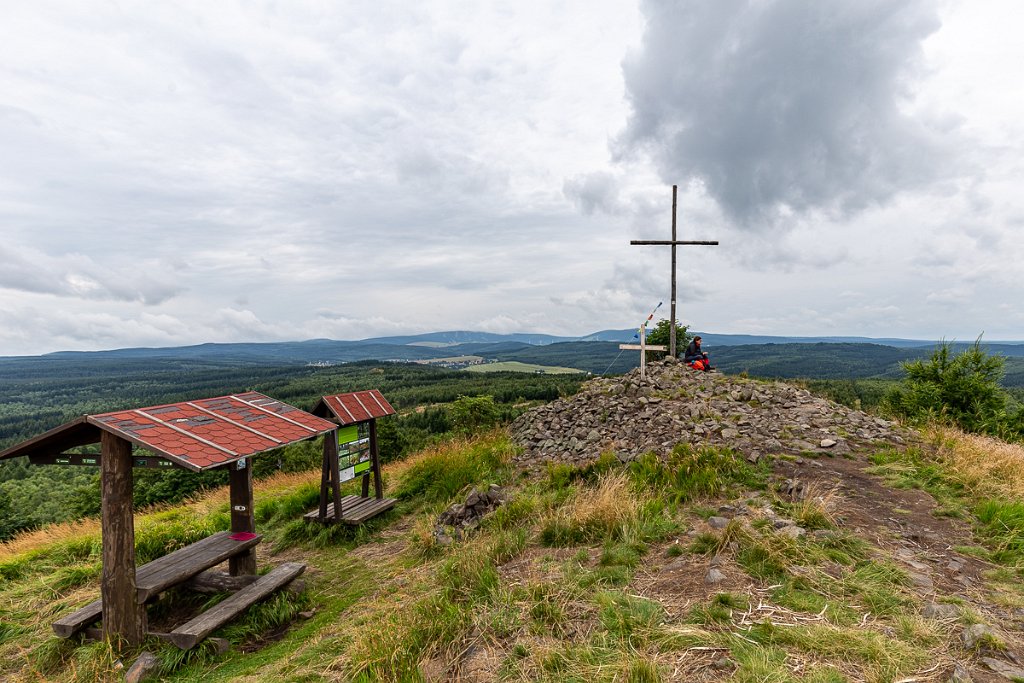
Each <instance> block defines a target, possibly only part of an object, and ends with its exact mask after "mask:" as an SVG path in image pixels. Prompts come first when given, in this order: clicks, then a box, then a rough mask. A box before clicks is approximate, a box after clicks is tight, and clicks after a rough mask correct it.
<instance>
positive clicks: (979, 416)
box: [883, 337, 1022, 437]
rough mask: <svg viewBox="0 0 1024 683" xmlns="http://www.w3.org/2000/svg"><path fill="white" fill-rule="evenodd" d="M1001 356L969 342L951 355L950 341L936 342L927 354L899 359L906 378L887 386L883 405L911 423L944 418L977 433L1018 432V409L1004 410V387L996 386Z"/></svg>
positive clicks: (977, 342)
mask: <svg viewBox="0 0 1024 683" xmlns="http://www.w3.org/2000/svg"><path fill="white" fill-rule="evenodd" d="M1004 362H1005V359H1004V358H1003V357H1002V356H992V355H989V354H987V353H986V352H985V351H984V350H982V348H981V338H980V337H979V339H978V341H976V342H975V343H974V345H973V346H971V347H970V348H968V349H966V350H964V351H963V352H962V353H960V354H956V355H954V354H953V353H952V347H951V344H950V343H949V342H945V341H944V342H940V343H939V345H938V346H937V347H936V349H935V351H933V352H932V355H931V357H930V358H929V359H928V360H927V361H925V360H915V361H910V362H907V363H904V364H903V368H904V370H905V371H906V373H907V377H906V379H905V380H904V381H903V382H902V383H901V384H900V385H899V386H897V387H896V388H894V389H892V390H891V391H890V392H889V393H888V394H887V395H886V397H885V399H884V400H883V407H884V408H885V409H886V410H887V411H888V412H889V413H890V414H892V415H894V416H896V417H900V418H903V419H905V420H909V421H911V422H924V421H927V420H940V421H948V422H952V423H954V424H957V425H959V426H960V427H961V428H963V429H965V430H967V431H969V432H976V433H985V434H993V435H997V436H1002V437H1013V436H1019V435H1020V434H1021V433H1022V430H1021V426H1022V425H1021V414H1020V413H1018V414H1017V415H1016V416H1011V415H1010V413H1009V412H1008V398H1009V396H1008V395H1007V393H1006V391H1005V390H1004V389H1003V388H1002V387H1001V386H1000V385H999V380H1000V379H1001V378H1002V376H1003V366H1004Z"/></svg>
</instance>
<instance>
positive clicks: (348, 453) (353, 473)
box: [338, 425, 371, 482]
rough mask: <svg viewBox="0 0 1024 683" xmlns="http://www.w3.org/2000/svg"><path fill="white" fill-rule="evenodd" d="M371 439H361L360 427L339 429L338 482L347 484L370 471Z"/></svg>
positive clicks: (353, 426) (352, 426)
mask: <svg viewBox="0 0 1024 683" xmlns="http://www.w3.org/2000/svg"><path fill="white" fill-rule="evenodd" d="M370 465H371V462H370V438H369V437H368V436H366V437H360V435H359V426H358V425H351V426H349V427H341V428H339V429H338V481H340V482H346V481H349V480H350V479H355V478H356V477H357V476H358V475H361V474H366V473H367V472H369V471H370Z"/></svg>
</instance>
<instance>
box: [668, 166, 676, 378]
mask: <svg viewBox="0 0 1024 683" xmlns="http://www.w3.org/2000/svg"><path fill="white" fill-rule="evenodd" d="M677 191H678V188H677V187H676V186H675V185H673V186H672V302H671V306H669V309H670V310H669V318H671V320H670V322H669V324H668V325H669V326H668V353H669V355H670V356H672V357H673V358H675V357H676V355H677V354H676V192H677Z"/></svg>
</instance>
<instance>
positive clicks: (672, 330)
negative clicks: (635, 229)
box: [629, 185, 718, 358]
mask: <svg viewBox="0 0 1024 683" xmlns="http://www.w3.org/2000/svg"><path fill="white" fill-rule="evenodd" d="M677 192H678V186H676V185H673V186H672V239H670V240H630V241H629V243H630V244H631V245H638V244H639V245H658V246H666V245H669V246H671V247H672V299H671V301H672V305H671V306H670V310H669V315H670V316H671V318H672V321H671V323H670V324H669V328H668V329H669V337H668V338H669V354H671V355H672V357H673V358H675V356H676V247H677V246H679V245H683V246H692V245H703V246H718V240H713V241H710V240H696V241H695V240H688V241H684V240H677V239H676V196H677ZM648 348H650V347H648Z"/></svg>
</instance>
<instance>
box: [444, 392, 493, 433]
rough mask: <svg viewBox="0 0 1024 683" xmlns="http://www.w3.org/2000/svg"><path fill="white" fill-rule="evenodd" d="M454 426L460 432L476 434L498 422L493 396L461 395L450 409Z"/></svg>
mask: <svg viewBox="0 0 1024 683" xmlns="http://www.w3.org/2000/svg"><path fill="white" fill-rule="evenodd" d="M449 412H450V415H451V420H452V426H453V428H454V430H455V431H456V432H458V433H460V434H476V433H477V432H479V431H482V430H484V429H490V428H491V427H494V426H495V425H497V424H498V419H499V418H500V415H499V413H498V407H497V406H496V405H494V397H493V396H459V397H458V398H457V399H455V401H454V402H453V403H452V407H451V409H450V411H449Z"/></svg>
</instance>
